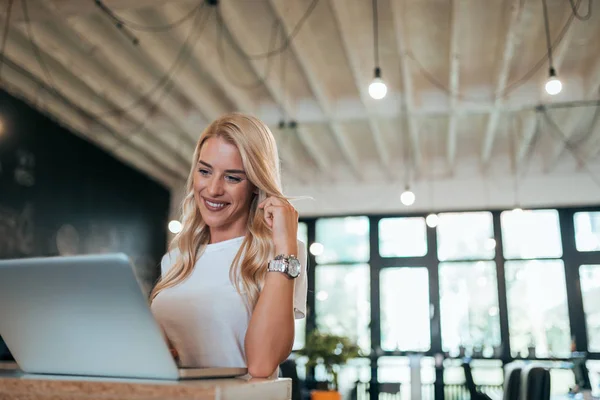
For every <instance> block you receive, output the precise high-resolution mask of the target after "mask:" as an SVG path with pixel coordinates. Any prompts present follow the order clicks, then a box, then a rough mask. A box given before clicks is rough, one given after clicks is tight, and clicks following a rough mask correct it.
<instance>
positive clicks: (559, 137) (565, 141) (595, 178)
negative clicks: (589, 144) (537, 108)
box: [541, 107, 600, 189]
mask: <svg viewBox="0 0 600 400" xmlns="http://www.w3.org/2000/svg"><path fill="white" fill-rule="evenodd" d="M541 110H542V113H543V115H544V119H545V120H546V121H547V122H548V123H549V124H550V127H551V129H549V131H550V132H552V133H554V136H555V137H556V138H557V140H558V141H560V142H561V143H563V144H564V146H565V148H566V149H567V150H569V153H571V155H572V156H573V157H574V158H575V159H576V160H577V161H578V162H579V164H580V165H581V166H582V167H583V168H584V169H585V170H586V172H587V173H588V175H589V176H590V178H591V179H592V180H593V181H594V183H595V184H596V186H598V188H599V189H600V179H599V178H598V176H596V174H595V173H593V172H592V170H591V169H590V167H589V165H588V163H587V161H586V160H585V159H584V158H583V157H582V156H581V155H580V154H578V153H577V151H575V149H574V148H573V146H572V144H571V143H569V140H568V139H567V137H566V135H565V134H564V132H563V131H562V130H561V129H560V127H559V126H558V125H557V124H556V122H554V120H553V119H552V118H551V117H550V115H549V114H548V112H547V111H546V109H545V108H543V107H541Z"/></svg>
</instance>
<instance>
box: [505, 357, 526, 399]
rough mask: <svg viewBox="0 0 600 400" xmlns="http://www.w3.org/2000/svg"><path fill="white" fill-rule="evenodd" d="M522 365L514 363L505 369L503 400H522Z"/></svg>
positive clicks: (507, 365)
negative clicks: (520, 397)
mask: <svg viewBox="0 0 600 400" xmlns="http://www.w3.org/2000/svg"><path fill="white" fill-rule="evenodd" d="M522 366H523V365H522V363H517V362H512V363H508V364H506V366H505V367H504V396H503V397H502V399H503V400H520V399H519V396H520V395H521V369H522Z"/></svg>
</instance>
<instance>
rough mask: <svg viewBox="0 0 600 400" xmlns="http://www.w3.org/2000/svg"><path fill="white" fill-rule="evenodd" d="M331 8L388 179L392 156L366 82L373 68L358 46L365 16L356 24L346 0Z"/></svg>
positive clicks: (335, 0) (333, 2) (333, 4)
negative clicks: (358, 28)
mask: <svg viewBox="0 0 600 400" xmlns="http://www.w3.org/2000/svg"><path fill="white" fill-rule="evenodd" d="M331 8H332V10H333V14H334V17H335V20H336V22H337V28H338V31H339V33H340V37H341V40H342V44H343V47H344V53H345V55H346V58H347V60H348V63H349V65H350V70H351V71H352V75H353V77H354V82H355V83H356V89H357V90H358V93H359V97H360V100H361V103H362V106H363V107H364V108H365V110H366V113H367V122H368V124H369V129H370V131H371V134H372V137H373V141H374V142H375V148H376V150H377V154H378V156H379V158H380V160H381V164H382V165H383V169H384V171H385V173H386V174H387V175H388V177H391V176H392V175H393V174H392V167H391V163H390V155H389V153H388V150H387V145H386V143H385V139H384V137H383V134H382V132H381V129H380V128H379V121H377V120H376V117H375V116H376V115H377V104H376V100H373V99H372V98H371V97H370V96H369V93H368V90H367V87H368V84H369V82H368V81H365V80H364V79H363V77H367V76H370V77H371V78H372V74H373V64H372V63H368V62H365V61H363V60H364V59H363V57H361V56H360V54H359V53H360V52H359V51H358V50H357V46H356V45H357V43H358V42H359V41H360V37H361V36H362V35H361V34H360V32H359V31H358V30H357V27H358V26H359V23H361V22H362V21H364V16H361V19H362V21H357V20H356V18H355V16H354V15H352V12H351V10H350V6H349V5H348V4H347V2H344V1H343V0H332V1H331ZM369 66H370V67H369Z"/></svg>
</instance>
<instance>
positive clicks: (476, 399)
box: [462, 360, 492, 400]
mask: <svg viewBox="0 0 600 400" xmlns="http://www.w3.org/2000/svg"><path fill="white" fill-rule="evenodd" d="M462 367H463V371H464V372H465V384H466V386H467V390H468V391H469V394H470V395H471V400H492V399H491V398H490V396H488V395H487V394H485V393H481V392H479V391H478V390H477V386H476V385H475V381H474V380H473V374H472V372H471V364H470V363H469V361H468V360H464V361H463V363H462Z"/></svg>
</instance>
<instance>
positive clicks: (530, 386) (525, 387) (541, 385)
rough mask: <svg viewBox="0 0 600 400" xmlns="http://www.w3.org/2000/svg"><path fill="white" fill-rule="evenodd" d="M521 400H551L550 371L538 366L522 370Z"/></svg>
mask: <svg viewBox="0 0 600 400" xmlns="http://www.w3.org/2000/svg"><path fill="white" fill-rule="evenodd" d="M519 400H550V371H548V369H547V368H544V367H541V366H539V365H536V364H530V365H527V366H525V367H524V368H523V369H522V370H521V395H520V397H519Z"/></svg>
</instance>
